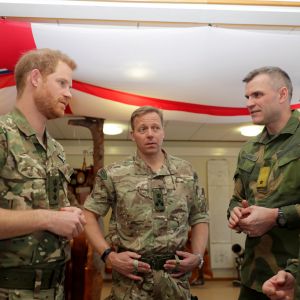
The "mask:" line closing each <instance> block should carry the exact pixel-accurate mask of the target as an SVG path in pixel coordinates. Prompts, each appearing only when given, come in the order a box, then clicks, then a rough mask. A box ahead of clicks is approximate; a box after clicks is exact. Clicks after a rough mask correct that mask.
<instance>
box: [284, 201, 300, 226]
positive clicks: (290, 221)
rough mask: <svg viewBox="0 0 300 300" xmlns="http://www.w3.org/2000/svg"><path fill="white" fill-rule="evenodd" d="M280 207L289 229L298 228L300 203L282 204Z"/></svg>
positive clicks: (299, 224) (299, 223)
mask: <svg viewBox="0 0 300 300" xmlns="http://www.w3.org/2000/svg"><path fill="white" fill-rule="evenodd" d="M281 209H282V211H283V213H284V215H285V217H286V220H287V223H286V227H287V228H290V229H293V228H299V227H300V204H295V205H294V204H293V205H288V206H282V207H281Z"/></svg>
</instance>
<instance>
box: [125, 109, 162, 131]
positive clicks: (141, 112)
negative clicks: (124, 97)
mask: <svg viewBox="0 0 300 300" xmlns="http://www.w3.org/2000/svg"><path fill="white" fill-rule="evenodd" d="M151 112H155V113H157V114H158V115H159V118H160V121H161V124H162V125H163V124H164V117H163V113H162V111H161V110H159V109H158V108H156V107H153V106H141V107H139V108H138V109H136V110H135V111H134V112H133V113H132V114H131V118H130V124H131V129H132V130H133V129H134V120H135V118H136V117H139V116H143V115H145V114H147V113H151Z"/></svg>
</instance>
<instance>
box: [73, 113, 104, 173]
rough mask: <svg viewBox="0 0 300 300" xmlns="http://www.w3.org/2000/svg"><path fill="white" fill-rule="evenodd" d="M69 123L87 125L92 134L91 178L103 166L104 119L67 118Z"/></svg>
mask: <svg viewBox="0 0 300 300" xmlns="http://www.w3.org/2000/svg"><path fill="white" fill-rule="evenodd" d="M68 124H69V125H75V126H83V127H87V128H88V129H89V130H90V131H91V134H92V139H93V145H94V146H93V164H94V167H93V170H94V172H93V179H94V178H95V176H96V174H97V171H98V170H99V169H100V168H102V167H103V162H104V134H103V124H104V119H98V118H90V117H85V118H84V119H73V120H69V122H68Z"/></svg>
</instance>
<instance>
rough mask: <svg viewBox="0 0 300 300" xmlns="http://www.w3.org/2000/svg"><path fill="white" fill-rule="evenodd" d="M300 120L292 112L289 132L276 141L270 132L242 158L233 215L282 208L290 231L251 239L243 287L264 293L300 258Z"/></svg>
mask: <svg viewBox="0 0 300 300" xmlns="http://www.w3.org/2000/svg"><path fill="white" fill-rule="evenodd" d="M299 119H300V114H299V112H298V111H293V112H292V116H291V118H290V119H289V121H288V123H287V124H286V126H285V127H284V128H283V129H282V130H281V132H280V133H279V134H277V135H275V136H269V135H268V132H267V130H266V128H265V129H264V130H263V132H262V133H261V134H260V135H259V136H258V137H256V138H254V139H253V140H251V141H249V142H248V143H246V144H245V145H244V146H243V147H242V149H241V151H240V154H239V158H238V164H237V169H236V172H235V175H234V179H235V189H234V195H233V197H232V199H231V201H230V205H229V210H228V217H229V215H230V211H231V210H232V209H233V208H234V207H235V206H241V200H242V199H246V200H248V202H249V205H257V206H263V207H268V208H277V207H278V208H279V207H281V208H282V210H283V212H284V214H285V216H286V219H287V225H286V228H279V227H277V226H276V227H274V228H272V229H271V230H270V231H268V232H267V233H265V234H264V235H262V236H260V237H247V239H246V245H245V258H244V263H243V266H242V272H241V280H242V284H243V285H244V286H246V287H248V288H251V289H253V290H256V291H258V292H261V291H262V284H263V283H264V281H266V280H267V279H269V278H270V277H272V276H274V275H275V274H276V273H277V272H278V270H279V269H283V268H284V267H285V265H286V262H287V260H288V259H289V258H292V257H298V248H299V243H298V235H299V232H300V206H299V203H300V172H299V170H300V121H299Z"/></svg>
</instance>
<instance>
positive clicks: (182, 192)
mask: <svg viewBox="0 0 300 300" xmlns="http://www.w3.org/2000/svg"><path fill="white" fill-rule="evenodd" d="M131 127H132V132H131V135H132V139H133V141H135V143H136V145H137V153H136V155H134V156H133V157H130V158H128V159H126V160H124V161H122V162H119V163H115V164H112V165H110V166H108V167H106V168H104V169H102V170H100V171H99V172H98V175H97V178H96V183H95V186H94V189H93V192H92V193H91V195H90V197H88V199H87V200H86V202H85V216H86V221H87V225H86V227H85V229H86V234H87V236H88V238H89V240H90V241H91V243H92V245H93V246H94V247H95V249H96V250H97V251H98V252H99V253H100V255H101V258H102V259H103V260H104V261H106V262H108V263H110V264H111V266H112V270H113V285H112V291H111V295H110V297H109V298H108V299H114V300H119V299H122V300H127V299H143V300H147V299H160V300H163V299H176V300H181V299H182V300H186V299H190V298H191V295H190V290H189V282H188V276H189V272H190V271H191V270H192V269H193V268H195V267H197V266H198V265H199V264H202V262H203V259H202V257H203V254H204V250H205V247H206V243H207V237H208V223H207V222H208V215H207V206H206V199H205V196H204V192H203V189H200V187H199V185H198V177H197V175H196V173H195V172H194V171H193V170H192V167H191V165H190V164H189V163H188V162H186V161H184V160H182V159H179V158H176V157H173V156H171V155H168V154H167V153H166V152H165V151H164V150H163V149H162V148H161V147H162V142H163V139H164V129H163V116H162V113H161V111H159V110H158V109H156V108H154V107H149V106H145V107H141V108H139V109H137V110H136V111H135V112H133V114H132V116H131ZM109 208H112V216H111V220H110V232H109V242H107V241H106V240H105V239H104V237H103V234H102V232H101V230H100V229H99V226H98V222H97V218H98V217H99V216H101V217H102V216H105V215H106V213H107V212H108V210H109ZM190 226H191V228H192V251H193V253H188V252H185V251H184V248H185V245H186V242H187V239H188V231H189V228H190ZM111 247H113V248H111Z"/></svg>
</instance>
